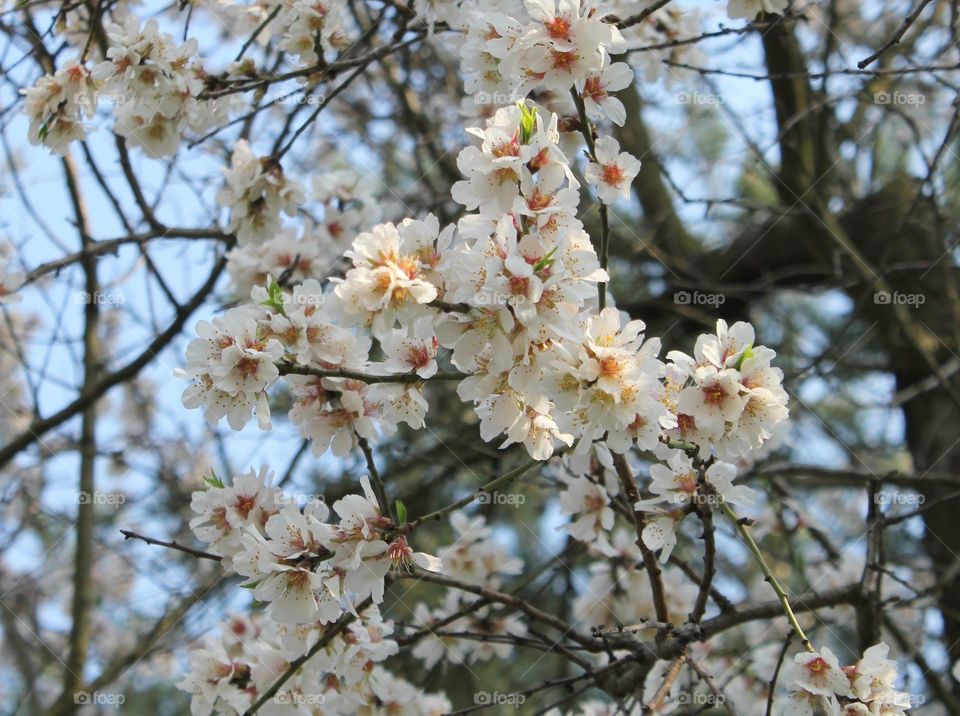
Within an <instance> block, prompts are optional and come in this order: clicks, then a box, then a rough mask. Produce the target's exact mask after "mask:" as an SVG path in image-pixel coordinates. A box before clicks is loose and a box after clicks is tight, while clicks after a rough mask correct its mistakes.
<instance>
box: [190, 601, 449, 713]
mask: <svg viewBox="0 0 960 716" xmlns="http://www.w3.org/2000/svg"><path fill="white" fill-rule="evenodd" d="M392 634H393V623H392V622H390V621H388V620H384V619H383V618H382V616H381V614H380V611H379V609H378V608H377V607H376V606H369V607H367V608H366V609H363V610H361V611H360V613H359V618H358V619H356V620H354V621H353V622H351V623H350V624H349V625H348V626H347V627H346V628H345V629H343V630H342V631H340V632H337V633H335V634H334V633H333V632H328V631H327V629H326V628H324V627H323V625H319V624H303V625H297V626H291V625H285V624H279V623H277V622H274V621H271V620H270V619H268V618H265V617H255V618H249V617H246V616H243V615H233V616H231V617H230V618H229V619H228V620H227V621H226V622H224V623H223V624H222V625H221V629H220V632H219V634H217V635H215V636H208V637H206V638H205V640H204V644H203V646H202V647H201V648H198V649H195V650H194V651H193V652H192V653H191V655H190V666H189V670H188V672H187V673H186V675H185V676H184V678H183V680H182V681H181V682H180V684H179V687H180V688H181V689H183V690H184V691H186V692H188V693H190V694H191V713H192V714H194V715H195V716H208V715H209V714H212V713H217V714H241V713H245V712H246V711H247V710H248V709H250V708H251V707H252V706H253V704H254V703H255V702H256V701H257V700H259V699H260V698H261V697H262V695H264V694H267V693H268V692H269V690H270V689H271V687H273V685H274V684H275V683H276V682H277V680H278V679H279V678H280V677H281V676H282V675H283V674H284V673H285V672H287V671H288V669H290V668H291V665H292V663H293V662H294V661H295V660H297V659H300V658H301V657H303V656H304V655H306V654H308V653H309V652H312V654H311V656H310V658H309V659H307V660H306V661H304V662H303V664H302V665H301V666H300V668H299V669H297V670H296V671H295V673H294V674H293V675H292V676H291V677H290V678H289V679H287V680H286V681H285V682H284V684H283V686H282V687H281V688H280V689H278V690H277V691H276V692H275V693H274V694H273V695H272V697H271V698H270V699H269V700H268V701H267V702H266V706H265V707H264V708H263V709H262V712H263V713H271V714H273V713H291V714H292V713H323V714H331V715H336V714H343V716H352V715H353V714H358V713H383V714H401V713H402V714H406V715H408V716H439V715H440V714H443V713H446V712H448V711H449V710H450V702H449V701H448V700H447V699H446V697H445V696H443V695H440V694H432V693H426V692H424V691H422V690H421V689H419V688H417V687H416V686H414V685H413V684H411V683H410V682H408V681H406V680H404V679H402V678H400V677H398V676H396V675H395V674H392V673H391V672H390V671H389V670H387V669H386V668H385V667H384V665H383V662H384V661H385V660H386V659H388V658H389V657H390V656H392V655H394V654H396V653H397V652H398V650H399V647H398V645H397V642H396V641H395V640H394V639H392V638H391V636H392ZM321 640H323V643H322V644H321V643H320V642H321ZM372 704H378V705H379V710H376V711H374V710H373V707H372V706H371V705H372Z"/></svg>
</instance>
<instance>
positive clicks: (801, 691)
mask: <svg viewBox="0 0 960 716" xmlns="http://www.w3.org/2000/svg"><path fill="white" fill-rule="evenodd" d="M889 650H890V649H889V647H888V646H887V645H886V644H884V643H880V644H875V645H874V646H871V647H870V648H869V649H867V650H866V651H865V652H863V657H862V658H861V659H860V660H859V661H858V662H857V663H856V664H854V665H852V666H840V661H839V659H837V657H836V655H835V654H834V653H833V652H832V651H830V649H828V648H826V647H824V648H823V649H821V650H820V651H814V652H804V653H801V654H797V655H796V657H795V658H794V662H793V663H792V664H791V665H790V666H791V667H792V668H791V670H790V673H789V677H788V678H789V681H788V683H789V686H790V690H791V693H790V701H789V704H788V706H787V707H786V708H785V709H784V712H783V713H784V714H785V715H786V716H813V715H814V714H815V713H819V712H821V711H822V712H825V713H827V714H829V716H871V715H872V714H884V716H906V712H907V711H908V710H909V709H910V707H911V705H912V703H911V699H910V694H908V693H906V692H903V691H898V690H897V689H895V688H894V684H895V683H896V680H897V663H896V662H895V661H892V660H891V659H888V658H887V654H888V652H889Z"/></svg>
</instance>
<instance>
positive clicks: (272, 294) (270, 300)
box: [260, 278, 286, 316]
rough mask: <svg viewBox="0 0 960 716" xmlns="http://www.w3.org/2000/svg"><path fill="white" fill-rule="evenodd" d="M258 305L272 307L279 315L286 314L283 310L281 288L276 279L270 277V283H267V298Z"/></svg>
mask: <svg viewBox="0 0 960 716" xmlns="http://www.w3.org/2000/svg"><path fill="white" fill-rule="evenodd" d="M260 305H261V306H267V307H268V308H272V309H273V310H274V311H276V312H277V313H279V314H280V315H281V316H283V315H286V314H285V313H284V312H283V288H281V287H280V284H279V283H277V281H276V279H273V278H271V279H270V283H269V284H268V285H267V300H266V301H261V302H260Z"/></svg>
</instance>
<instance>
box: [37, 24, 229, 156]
mask: <svg viewBox="0 0 960 716" xmlns="http://www.w3.org/2000/svg"><path fill="white" fill-rule="evenodd" d="M107 39H108V45H109V48H108V49H107V53H106V58H105V59H104V60H103V61H101V62H98V63H97V64H95V65H94V66H93V67H92V69H88V68H87V67H86V66H85V64H84V63H83V62H80V61H78V60H71V61H70V62H67V63H66V64H65V65H63V66H62V67H61V68H60V69H59V70H57V71H56V72H55V73H53V74H52V75H44V76H43V77H41V78H40V79H39V80H38V81H37V83H36V84H35V85H34V86H33V87H30V88H28V89H26V90H24V95H25V97H26V101H25V103H24V112H25V113H26V115H27V116H28V117H29V119H30V134H29V139H30V141H31V142H32V143H34V144H43V145H44V146H46V147H49V148H50V149H51V151H53V152H54V153H56V154H65V153H66V151H67V149H68V147H69V143H70V142H71V141H72V140H82V139H84V137H85V136H86V133H87V131H88V126H87V124H86V123H85V122H84V118H91V117H93V116H94V115H95V114H96V111H97V106H98V105H99V103H100V102H101V101H104V102H106V103H112V104H113V111H114V131H115V132H116V133H117V134H118V135H120V136H122V137H124V138H125V139H126V140H127V142H128V144H129V145H130V146H133V147H142V148H143V150H144V152H145V153H146V154H147V155H148V156H151V157H166V156H172V155H174V154H176V153H177V150H178V149H179V148H180V142H181V137H182V134H183V132H184V131H186V130H191V131H194V132H203V131H206V130H207V129H210V128H211V127H215V126H218V125H220V124H222V123H223V122H224V121H225V119H226V116H227V114H228V112H229V111H230V109H231V108H232V107H234V106H235V105H236V102H237V100H235V99H232V98H224V99H212V100H210V99H201V98H200V95H201V94H202V92H203V90H204V88H205V78H206V75H205V73H204V70H203V67H202V66H201V65H200V63H199V62H197V61H196V55H197V41H196V40H195V39H190V40H187V41H186V42H184V43H183V44H177V43H176V42H175V41H174V39H173V37H172V36H171V35H169V34H167V33H163V32H160V30H159V25H158V23H157V21H156V20H155V19H150V20H147V21H146V22H145V23H144V24H143V26H142V27H141V24H140V20H139V19H138V18H137V17H136V16H133V15H131V16H129V17H127V18H126V20H125V21H124V22H123V23H122V24H111V25H110V26H109V27H108V28H107Z"/></svg>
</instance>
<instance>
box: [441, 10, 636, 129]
mask: <svg viewBox="0 0 960 716" xmlns="http://www.w3.org/2000/svg"><path fill="white" fill-rule="evenodd" d="M493 5H494V6H493V7H491V6H490V4H486V3H465V4H464V5H463V6H462V7H461V8H460V11H459V12H450V13H448V14H447V15H446V19H447V21H448V22H450V23H451V24H453V25H454V26H455V27H457V29H460V30H462V31H463V32H464V33H465V39H464V41H463V43H462V45H460V47H459V54H460V57H461V70H462V72H463V75H464V77H465V89H466V92H467V94H470V95H473V97H474V99H475V101H476V102H477V103H478V104H484V103H487V102H488V100H489V98H497V97H502V98H512V99H507V101H500V102H499V104H507V103H509V102H510V101H513V99H522V98H524V97H526V96H527V95H528V94H530V93H531V92H532V91H535V90H539V91H547V92H556V93H565V92H567V91H569V90H570V88H572V87H574V86H575V85H576V86H578V87H580V88H583V87H587V88H588V90H587V92H585V94H588V95H589V96H590V97H591V100H592V104H591V108H590V109H591V113H592V114H593V115H594V116H595V117H599V116H602V115H604V114H607V115H608V116H610V118H611V119H613V120H614V121H618V120H619V122H620V123H622V120H623V119H624V118H625V115H624V114H623V106H622V105H621V104H619V102H618V101H617V100H615V99H612V98H610V99H608V95H609V94H610V93H612V92H613V91H615V90H619V89H623V88H624V87H625V86H626V85H627V84H629V81H630V80H632V73H630V72H629V68H628V67H627V66H626V65H624V64H623V63H620V64H615V63H612V62H611V59H610V57H611V55H614V54H618V53H620V52H623V51H624V49H626V45H625V43H624V39H623V36H622V35H621V33H620V30H618V29H617V27H616V25H614V24H611V23H608V22H605V21H604V19H603V17H602V16H601V13H600V12H599V11H598V8H597V7H596V4H595V3H593V2H590V1H589V0H588V1H584V2H581V0H559V2H555V1H554V0H525V1H524V2H519V1H515V2H511V1H509V0H508V1H506V2H498V3H495V4H493ZM628 77H629V79H628Z"/></svg>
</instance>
